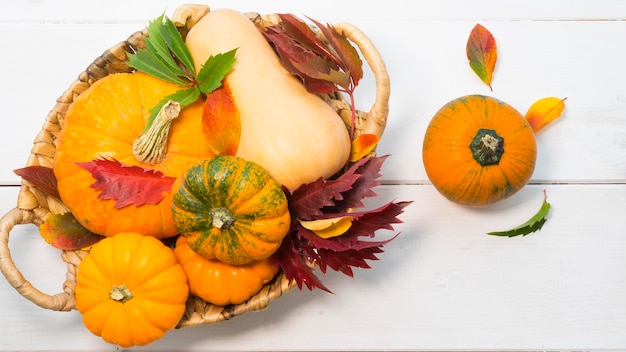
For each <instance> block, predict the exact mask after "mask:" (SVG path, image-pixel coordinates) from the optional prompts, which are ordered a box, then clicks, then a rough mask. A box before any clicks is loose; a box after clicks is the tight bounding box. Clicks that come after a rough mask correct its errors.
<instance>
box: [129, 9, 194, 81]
mask: <svg viewBox="0 0 626 352" xmlns="http://www.w3.org/2000/svg"><path fill="white" fill-rule="evenodd" d="M147 31H148V36H147V37H146V39H145V42H146V48H145V49H139V50H137V52H136V53H133V54H130V55H129V57H128V64H129V66H131V67H133V68H135V69H136V70H138V71H142V72H145V73H147V74H149V75H152V76H154V77H157V78H160V79H162V80H164V81H166V82H170V83H173V84H176V85H178V86H188V85H189V84H191V83H192V82H193V81H194V78H195V68H194V64H193V59H192V58H191V54H190V53H189V50H188V49H187V46H186V45H185V42H184V41H183V38H182V37H181V35H180V33H178V31H177V30H176V26H174V24H173V23H172V21H171V20H170V19H169V18H167V17H165V16H164V15H161V16H159V17H157V18H156V19H155V20H154V21H151V22H150V24H149V25H148V28H147ZM175 58H176V59H178V60H180V63H179V62H177V60H176V59H175Z"/></svg>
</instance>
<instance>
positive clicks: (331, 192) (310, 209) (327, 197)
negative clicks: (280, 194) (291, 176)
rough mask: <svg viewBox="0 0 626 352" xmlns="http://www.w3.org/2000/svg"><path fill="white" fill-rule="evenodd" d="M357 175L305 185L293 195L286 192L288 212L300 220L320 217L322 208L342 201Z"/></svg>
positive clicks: (320, 179) (320, 180)
mask: <svg viewBox="0 0 626 352" xmlns="http://www.w3.org/2000/svg"><path fill="white" fill-rule="evenodd" d="M358 178H359V175H356V174H353V175H347V176H345V177H342V178H339V179H336V180H324V179H322V178H319V179H318V180H317V181H314V182H311V183H306V184H304V185H302V186H300V187H298V188H296V189H295V190H294V191H293V193H289V191H288V190H286V192H285V193H286V194H287V197H288V201H289V210H290V211H291V212H292V214H293V215H294V216H295V217H296V218H298V219H302V220H310V219H312V218H314V217H319V216H322V215H323V213H322V210H321V209H322V208H324V207H332V206H334V205H335V201H336V200H343V193H344V192H347V191H349V190H350V189H352V185H353V184H354V183H355V182H356V180H357V179H358Z"/></svg>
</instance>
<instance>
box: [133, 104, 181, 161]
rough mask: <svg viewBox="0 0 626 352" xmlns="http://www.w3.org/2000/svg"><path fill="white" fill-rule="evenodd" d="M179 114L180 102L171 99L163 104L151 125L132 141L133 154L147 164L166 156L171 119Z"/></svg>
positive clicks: (161, 159)
mask: <svg viewBox="0 0 626 352" xmlns="http://www.w3.org/2000/svg"><path fill="white" fill-rule="evenodd" d="M179 114H180V104H179V103H178V102H175V101H173V100H170V101H168V102H167V103H165V104H164V105H163V107H162V108H161V110H160V111H159V113H158V114H157V116H156V117H155V118H154V121H153V122H152V126H150V128H149V129H148V130H147V131H145V132H144V133H143V134H142V135H141V136H139V138H137V139H136V140H135V142H134V143H133V155H134V156H135V158H136V159H137V160H139V161H140V162H142V163H145V164H148V165H156V164H158V163H160V162H162V161H163V160H165V157H166V156H167V140H168V137H169V133H170V126H171V125H172V121H173V120H174V119H175V118H177V117H178V115H179Z"/></svg>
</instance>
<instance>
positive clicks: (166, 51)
mask: <svg viewBox="0 0 626 352" xmlns="http://www.w3.org/2000/svg"><path fill="white" fill-rule="evenodd" d="M164 19H165V16H164V15H161V16H159V17H157V18H156V19H155V20H154V21H152V22H150V24H149V26H148V37H147V38H146V41H145V42H146V50H147V51H149V52H151V53H153V54H155V55H157V56H158V57H159V58H160V59H161V62H162V63H163V65H164V66H166V67H168V69H169V70H170V71H172V74H174V75H176V76H179V77H184V76H185V73H184V72H183V70H182V69H181V68H180V67H179V66H178V64H177V63H176V61H175V60H174V58H173V57H172V51H171V50H170V48H169V46H168V44H167V43H166V41H165V39H164V38H163V35H162V34H161V32H162V31H161V28H163V27H164V25H165V23H166V22H164Z"/></svg>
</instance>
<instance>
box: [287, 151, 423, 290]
mask: <svg viewBox="0 0 626 352" xmlns="http://www.w3.org/2000/svg"><path fill="white" fill-rule="evenodd" d="M386 158H387V157H386V156H384V157H378V158H376V157H374V158H364V159H362V160H360V161H359V162H357V163H354V164H353V165H351V167H350V168H349V169H348V170H346V172H345V173H343V174H342V175H340V176H339V177H337V178H336V179H334V180H322V179H320V180H317V181H315V182H312V183H309V184H305V185H302V186H301V187H299V188H298V189H296V190H295V191H293V193H289V192H286V194H287V198H288V202H289V209H290V212H291V216H292V221H291V223H292V229H291V232H290V235H289V236H287V238H286V239H285V240H284V241H283V244H282V246H281V248H280V250H279V251H278V253H277V258H278V261H279V263H280V265H281V268H282V270H283V271H284V272H285V274H286V276H287V279H289V280H295V281H296V283H297V285H298V287H299V288H300V289H302V287H303V286H306V287H307V288H309V290H312V289H314V288H320V289H322V290H324V291H327V292H330V290H328V288H327V287H325V286H324V285H323V284H322V282H321V281H320V280H319V279H318V278H317V277H316V276H315V274H314V272H313V271H314V268H315V267H319V268H320V270H321V271H322V272H323V273H326V270H327V269H328V268H330V269H332V270H335V271H339V272H342V273H344V274H345V275H348V276H352V275H353V272H352V268H353V267H359V268H365V269H367V268H369V267H370V266H369V264H368V263H367V260H377V259H378V257H376V254H378V253H382V252H383V249H382V247H383V246H384V245H386V244H387V243H389V242H391V241H392V240H393V239H395V238H396V237H397V236H398V235H397V234H396V235H394V236H392V237H391V238H388V239H385V240H380V241H375V240H367V241H364V240H361V238H362V237H368V238H370V239H371V238H374V237H375V236H376V233H377V232H378V231H379V230H393V226H392V225H393V224H397V223H401V222H402V221H401V220H400V219H399V218H398V216H399V215H400V214H402V212H403V211H404V208H405V207H406V206H408V205H409V204H411V202H389V203H387V204H385V205H383V206H380V207H378V208H376V209H372V210H364V211H360V212H353V211H350V212H348V211H347V208H352V207H364V205H363V203H362V202H361V201H362V199H363V198H365V197H371V196H375V195H376V193H374V192H373V191H372V188H373V187H375V186H378V185H379V183H378V182H377V181H376V179H377V178H378V177H380V169H381V167H382V164H383V162H384V161H385V159H386ZM345 215H349V216H351V217H352V218H353V220H352V225H351V227H350V228H349V229H348V230H347V231H346V232H345V233H344V234H342V235H340V236H336V237H330V238H322V237H320V236H318V235H317V234H316V233H315V232H313V231H310V230H308V229H306V228H304V227H303V226H302V225H301V224H300V222H299V220H311V219H313V220H316V219H325V218H336V217H341V216H345Z"/></svg>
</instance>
